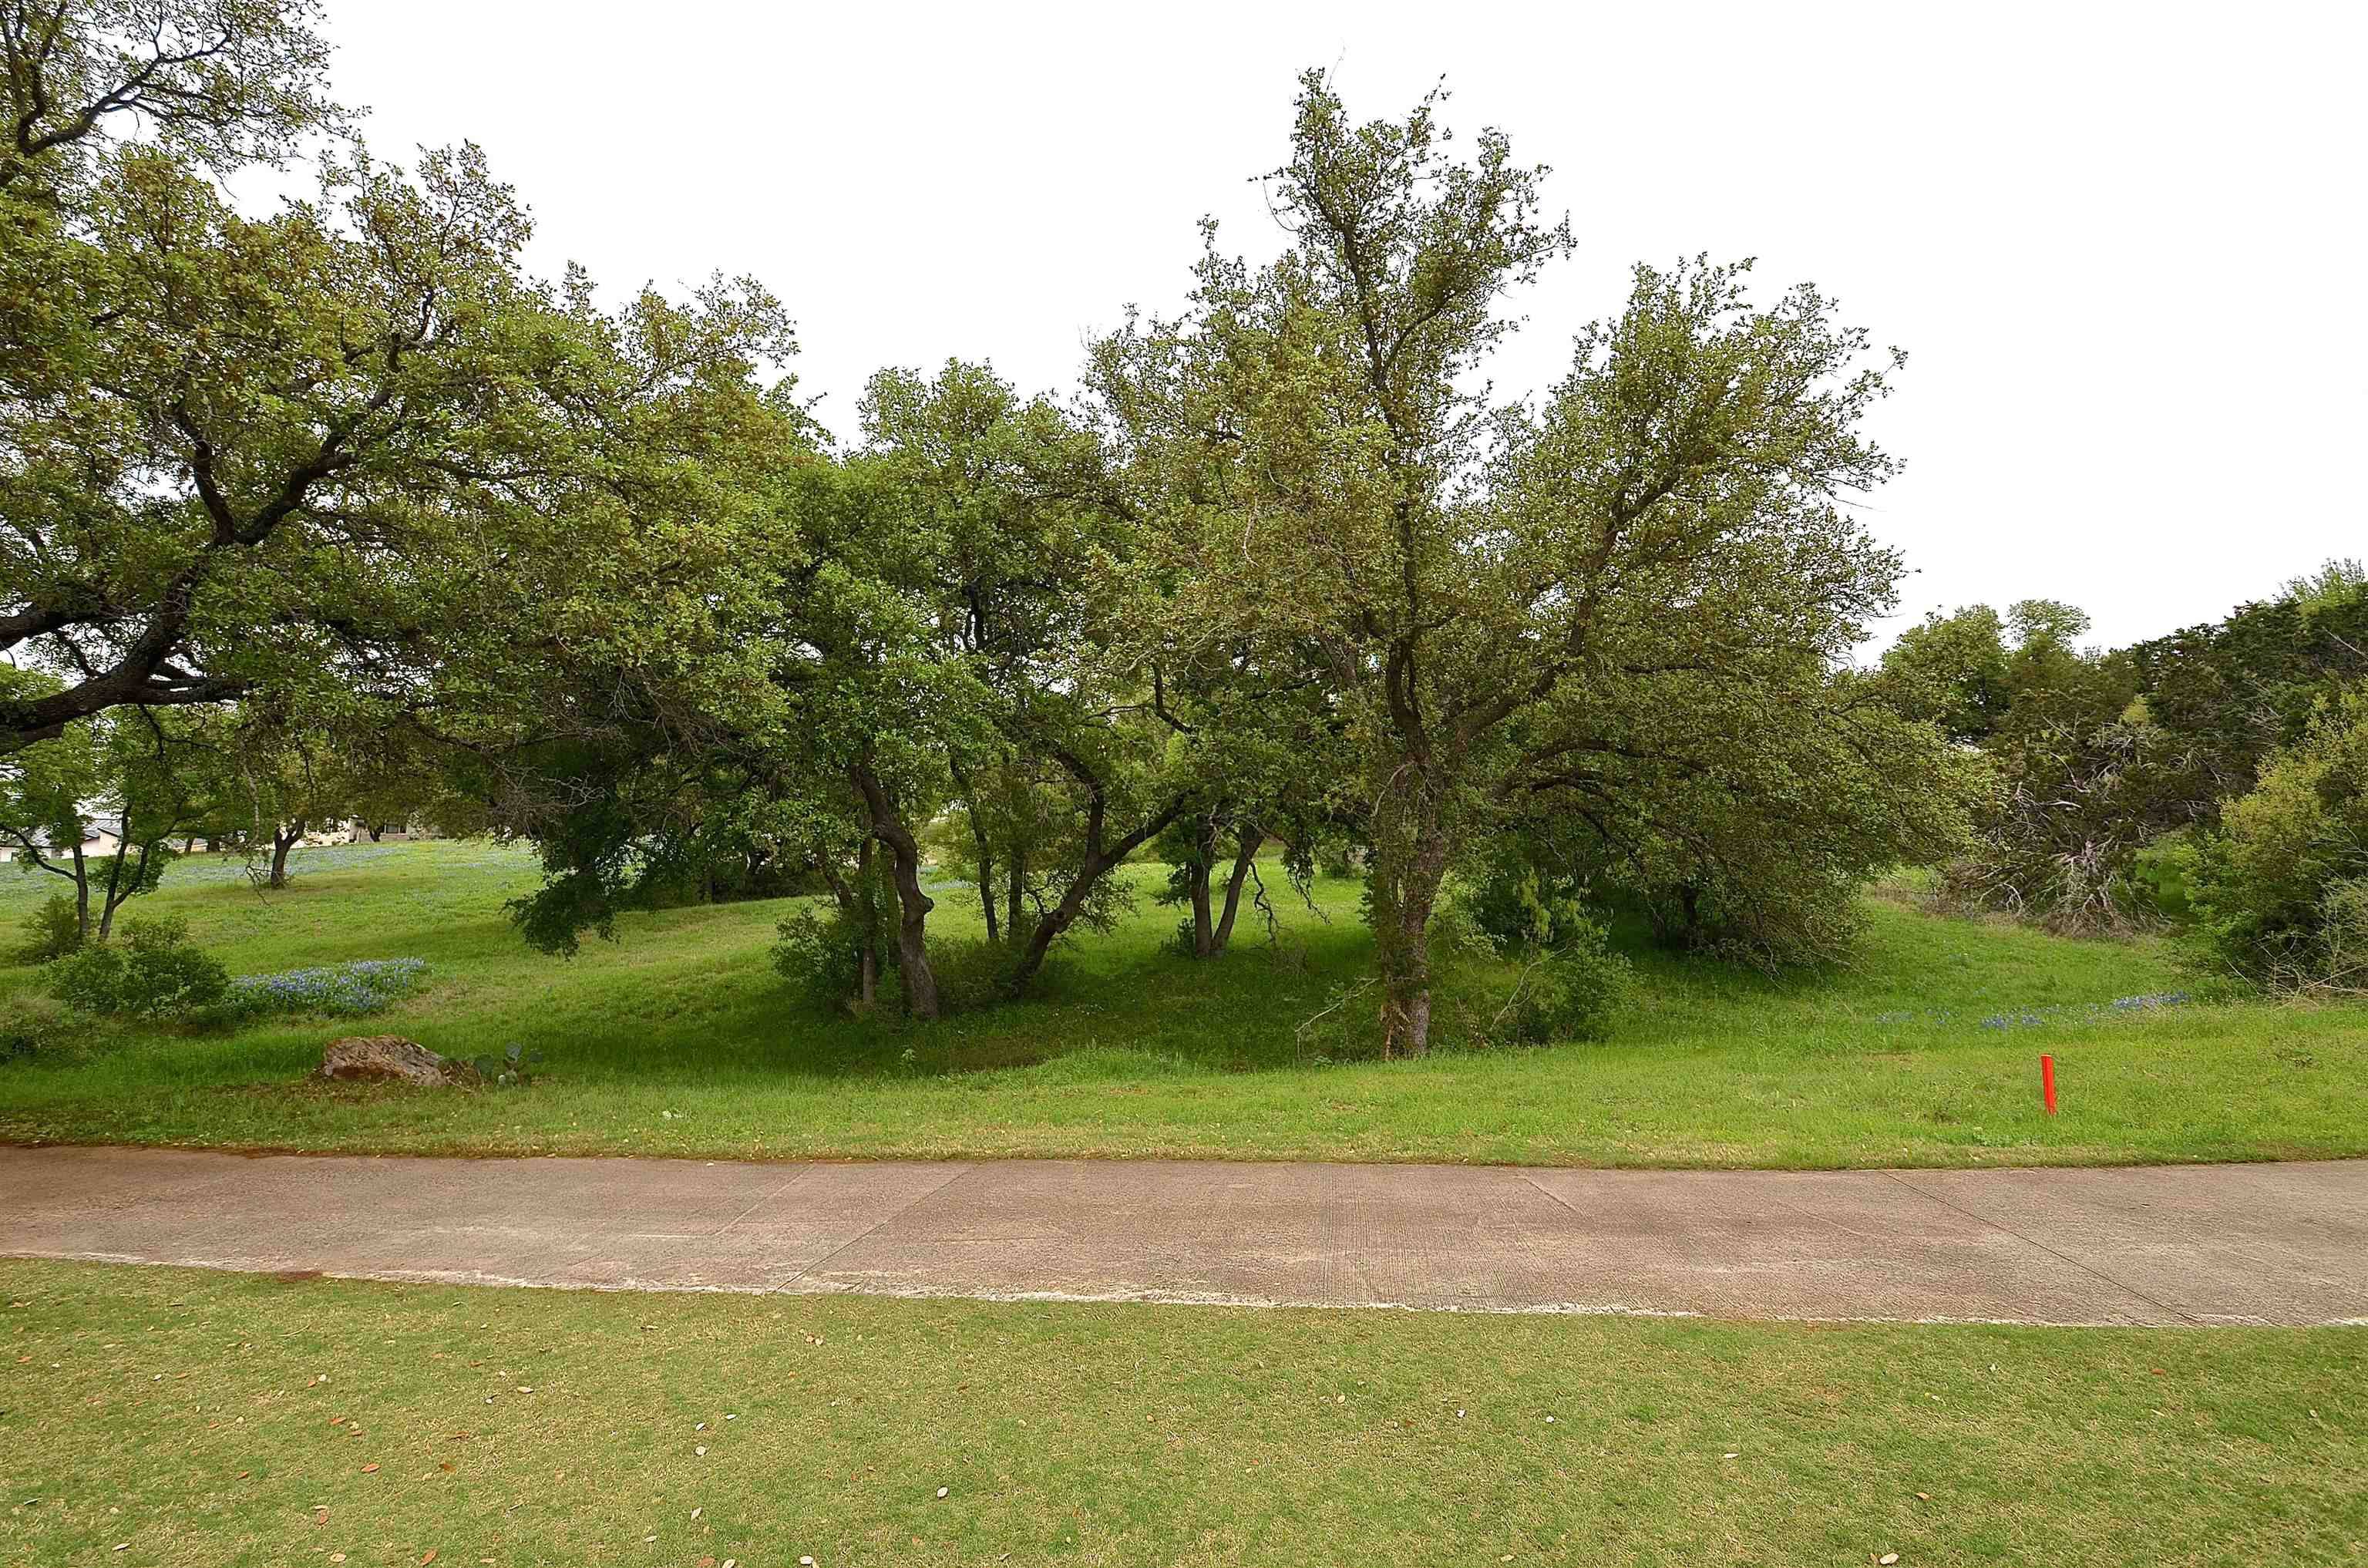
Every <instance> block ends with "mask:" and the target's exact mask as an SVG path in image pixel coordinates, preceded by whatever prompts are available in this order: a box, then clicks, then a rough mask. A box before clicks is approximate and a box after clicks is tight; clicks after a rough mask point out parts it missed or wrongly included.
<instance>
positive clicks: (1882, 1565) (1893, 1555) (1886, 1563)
mask: <svg viewBox="0 0 2368 1568" xmlns="http://www.w3.org/2000/svg"><path fill="white" fill-rule="evenodd" d="M1898 1561H1899V1553H1897V1552H1896V1551H1886V1552H1884V1554H1883V1555H1882V1556H1880V1557H1878V1558H1876V1559H1875V1560H1874V1562H1875V1568H1891V1565H1892V1564H1893V1563H1895V1562H1898Z"/></svg>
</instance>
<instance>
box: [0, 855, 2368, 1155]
mask: <svg viewBox="0 0 2368 1568" xmlns="http://www.w3.org/2000/svg"><path fill="white" fill-rule="evenodd" d="M296 869H297V875H296V878H295V880H294V881H293V882H292V884H291V885H290V887H289V888H288V889H287V890H286V891H284V892H278V893H268V892H259V891H257V890H256V889H255V888H254V887H253V886H251V885H250V884H249V882H248V881H247V879H246V878H245V874H244V871H243V869H242V868H241V867H240V866H239V865H238V864H237V863H236V862H235V861H232V860H228V859H210V858H198V859H195V860H192V861H188V862H184V863H181V864H178V865H176V866H175V867H174V868H173V869H171V871H170V873H169V875H168V877H167V879H166V881H165V886H164V888H163V889H162V890H161V891H160V892H157V893H155V894H154V895H152V896H150V897H148V898H145V899H142V900H141V901H140V902H139V903H136V904H134V905H133V906H132V909H133V911H134V912H140V913H151V914H165V913H170V914H174V915H180V916H183V917H185V918H186V919H188V922H189V924H190V926H191V928H192V931H193V933H194V934H195V936H196V937H197V938H198V939H199V941H200V942H202V943H203V944H205V945H206V946H207V947H208V948H209V949H211V950H212V951H214V952H215V953H217V954H218V955H219V956H220V957H221V958H222V960H224V961H225V962H226V963H227V964H228V965H229V966H230V968H231V970H232V971H233V973H237V974H249V973H261V972H269V971H280V970H286V969H291V968H296V967H300V966H305V965H314V964H327V963H337V962H343V961H346V960H355V959H396V958H416V959H421V960H426V962H427V965H428V969H427V983H426V984H425V986H424V988H423V989H421V990H420V991H418V992H417V993H416V994H414V995H412V996H410V997H408V998H406V999H405V1000H404V1001H402V1002H400V1003H398V1004H397V1005H396V1006H394V1008H393V1010H391V1011H389V1012H386V1013H384V1014H381V1015H378V1016H375V1017H370V1018H366V1019H335V1018H318V1017H309V1018H308V1017H298V1018H281V1019H275V1020H270V1021H268V1022H266V1023H264V1024H261V1025H258V1026H256V1027H252V1028H244V1029H241V1030H239V1031H237V1032H234V1033H229V1034H213V1035H203V1034H199V1035H191V1034H184V1033H175V1032H170V1031H165V1030H151V1031H144V1032H134V1033H133V1034H131V1036H129V1037H128V1038H125V1039H122V1040H115V1041H110V1042H109V1043H108V1044H107V1045H106V1046H104V1047H103V1048H97V1049H92V1050H89V1051H70V1052H67V1053H65V1054H64V1055H63V1056H59V1057H37V1058H34V1059H30V1060H23V1061H17V1062H9V1063H6V1064H5V1065H0V1136H5V1137H8V1138H12V1139H17V1140H33V1139H51V1140H85V1141H97V1140H106V1141H117V1142H171V1143H183V1144H215V1145H229V1146H255V1147H272V1148H298V1149H343V1150H374V1151H414V1152H477V1153H499V1152H507V1153H654V1154H675V1155H698V1156H704V1157H717V1156H725V1155H730V1156H741V1157H758V1158H766V1157H801V1156H816V1155H856V1156H964V1157H969V1156H999V1155H1023V1154H1071V1155H1104V1156H1121V1157H1132V1156H1178V1157H1233V1158H1299V1157H1313V1158H1326V1159H1349V1160H1401V1159H1403V1160H1450V1161H1474V1162H1513V1163H1534V1164H1560V1165H1695V1166H1716V1165H1755V1166H1850V1165H1975V1164H1984V1163H2001V1164H2003V1163H2017V1164H2084V1163H2108V1162H2130V1161H2169V1160H2200V1159H2260V1158H2280V1157H2296V1156H2323V1155H2340V1154H2357V1153H2368V1117H2363V1116H2362V1115H2361V1114H2360V1111H2359V1107H2360V1106H2361V1105H2362V1103H2363V1090H2368V1009H2361V1008H2356V1007H2353V1008H2342V1007H2323V1008H2304V1007H2294V1006H2269V1005H2265V1004H2257V1003H2256V1004H2234V1005H2209V1006H2205V1005H2196V1004H2186V1005H2180V1006H2122V1007H2116V1006H2113V1004H2114V1003H2115V1002H2117V1001H2122V1000H2124V999H2127V998H2132V997H2152V996H2158V995H2160V994H2164V993H2172V992H2177V991H2178V990H2180V988H2181V987H2182V986H2183V985H2184V984H2186V983H2187V981H2186V979H2185V977H2183V976H2182V975H2181V974H2180V971H2178V969H2177V968H2176V967H2175V965H2174V964H2173V962H2172V960H2171V958H2170V955H2169V953H2168V952H2167V951H2166V950H2165V949H2164V947H2163V946H2162V945H2161V944H2160V943H2158V942H2156V941H2152V940H2140V941H2134V942H2100V941H2075V940H2069V939H2066V938H2062V937H2051V936H2048V935H2046V934H2044V933H2042V932H2038V931H2034V930H2031V929H2027V928H2023V927H2019V926H2010V925H2006V924H2001V923H1995V922H1978V921H1964V920H1954V919H1946V918H1941V917H1937V916H1934V915H1928V914H1925V913H1921V912H1919V911H1918V909H1916V908H1915V907H1913V906H1912V903H1911V902H1910V901H1907V900H1906V899H1903V898H1899V897H1896V896H1876V897H1873V899H1872V900H1871V903H1870V905H1869V908H1870V914H1871V915H1872V918H1873V927H1872V930H1871V931H1870V933H1869V935H1868V938H1867V940H1866V942H1865V943H1864V944H1863V946H1862V947H1861V949H1860V951H1859V953H1858V954H1857V956H1856V957H1855V959H1854V960H1853V961H1852V962H1851V963H1850V964H1849V965H1847V966H1844V967H1840V968H1836V969H1831V970H1827V971H1816V972H1804V973H1796V974H1792V975H1787V976H1785V977H1782V978H1777V979H1770V978H1769V977H1765V976H1761V975H1758V974H1754V973H1751V972H1749V971H1742V970H1737V969H1734V968H1731V967H1728V966H1725V965H1723V964H1718V963H1714V962H1711V961H1707V960H1697V959H1686V958H1680V957H1676V956H1673V955H1669V954H1667V953H1664V952H1659V951H1656V950H1655V949H1651V948H1650V947H1649V946H1647V945H1645V944H1644V943H1643V942H1642V941H1641V939H1636V938H1634V937H1633V936H1632V937H1631V939H1630V940H1629V941H1628V943H1627V946H1628V949H1629V950H1630V952H1631V955H1632V957H1633V958H1634V960H1635V961H1636V964H1637V969H1638V984H1637V986H1636V991H1635V994H1634V997H1633V999H1632V1001H1631V1003H1630V1005H1629V1006H1628V1007H1627V1008H1626V1010H1625V1011H1624V1012H1623V1014H1622V1017H1621V1020H1620V1022H1619V1024H1618V1025H1617V1027H1616V1028H1615V1029H1614V1031H1613V1033H1612V1035H1611V1038H1610V1039H1609V1040H1603V1041H1599V1042H1588V1043H1567V1044H1563V1045H1558V1046H1553V1047H1548V1048H1544V1049H1539V1050H1497V1051H1449V1052H1444V1053H1440V1054H1438V1055H1435V1056H1433V1057H1432V1058H1430V1059H1429V1060H1427V1061H1424V1062H1369V1061H1334V1060H1328V1059H1327V1055H1326V1053H1327V1051H1336V1050H1337V1047H1326V1046H1324V1045H1322V1044H1321V1043H1311V1037H1307V1036H1304V1035H1303V1032H1302V1030H1301V1026H1302V1024H1303V1023H1304V1022H1305V1020H1307V1019H1308V1018H1309V1017H1311V1016H1313V1015H1315V1014H1316V1013H1318V1012H1319V1011H1320V1010H1322V1009H1323V1008H1325V1007H1326V1006H1327V1005H1328V1004H1330V1003H1332V1002H1333V1001H1335V1000H1337V999H1338V997H1339V995H1340V994H1341V992H1342V989H1343V988H1344V987H1345V986H1347V985H1349V984H1350V983H1353V982H1354V981H1355V980H1356V979H1357V978H1358V977H1359V976H1360V974H1361V973H1362V972H1363V971H1364V969H1365V966H1366V962H1367V959H1368V956H1369V952H1370V938H1369V937H1368V936H1367V934H1366V932H1365V930H1364V928H1363V926H1361V925H1360V922H1359V921H1358V918H1357V913H1356V911H1357V892H1358V890H1357V887H1356V884H1354V883H1353V882H1349V881H1322V882H1319V883H1318V884H1317V887H1316V890H1315V903H1316V909H1315V911H1312V912H1311V911H1309V910H1307V909H1306V908H1304V907H1303V906H1301V905H1299V904H1297V903H1296V902H1295V901H1294V900H1292V898H1291V897H1290V896H1289V895H1288V894H1287V893H1286V892H1284V891H1283V890H1281V887H1280V885H1279V882H1278V883H1277V894H1278V896H1277V898H1276V901H1275V902H1276V905H1277V908H1278V910H1279V912H1280V914H1281V919H1282V924H1281V927H1280V929H1279V931H1278V932H1277V933H1276V936H1275V938H1274V940H1273V941H1272V942H1271V943H1269V942H1268V941H1267V939H1266V934H1265V933H1264V931H1263V930H1255V929H1254V930H1247V931H1246V932H1245V934H1244V935H1243V936H1242V937H1240V938H1239V945H1238V946H1237V947H1236V949H1235V950H1234V951H1232V952H1230V953H1228V954H1226V955H1224V956H1223V957H1222V958H1220V959H1218V960H1212V961H1209V962H1203V963H1197V964H1196V963H1194V962H1192V961H1190V960H1186V959H1184V958H1181V957H1178V956H1177V955H1176V954H1174V953H1173V952H1171V951H1169V950H1168V949H1167V946H1166V938H1167V935H1168V933H1169V932H1170V931H1171V930H1172V928H1173V926H1174V912H1172V911H1170V910H1167V909H1164V908H1161V907H1159V906H1157V905H1156V904H1155V903H1153V902H1152V901H1151V898H1150V896H1149V894H1150V891H1151V889H1152V888H1153V887H1155V886H1156V883H1157V879H1158V871H1159V869H1158V868H1156V867H1148V866H1144V867H1135V868H1130V870H1129V874H1130V875H1132V876H1133V879H1134V880H1135V881H1136V883H1137V885H1138V888H1139V889H1140V891H1141V892H1142V897H1141V898H1140V899H1139V901H1138V907H1137V910H1136V912H1135V913H1134V914H1133V915H1131V916H1130V917H1129V918H1128V919H1127V920H1126V921H1125V922H1124V923H1123V924H1122V925H1121V927H1120V929H1119V930H1117V931H1116V932H1114V933H1111V934H1110V935H1107V936H1101V935H1094V934H1091V933H1087V934H1086V935H1084V936H1082V937H1080V938H1079V939H1078V940H1077V942H1076V944H1075V945H1074V946H1073V947H1072V948H1071V949H1069V950H1067V952H1066V953H1065V954H1064V956H1063V958H1062V959H1061V960H1060V962H1059V964H1058V965H1057V967H1056V969H1055V971H1054V972H1053V973H1052V974H1051V975H1050V977H1049V979H1048V983H1046V984H1045V985H1044V987H1043V989H1042V995H1040V996H1038V997H1035V998H1032V999H1030V1000H1029V1001H1027V1002H1024V1003H1020V1004H1017V1005H1013V1006H1004V1007H997V1008H991V1009H987V1010H985V1011H981V1012H975V1013H972V1014H968V1015H965V1016H962V1017H952V1018H949V1019H947V1020H945V1021H944V1022H942V1023H939V1024H938V1025H935V1026H930V1027H927V1028H919V1027H913V1026H908V1025H905V1024H904V1023H902V1022H901V1021H900V1020H896V1019H894V1018H886V1017H883V1018H875V1019H867V1020H856V1019H851V1018H848V1017H844V1016H833V1015H830V1014H828V1013H826V1012H822V1011H818V1010H816V1009H814V1007H812V1006H809V1005H808V1004H806V1003H804V1002H803V1001H802V1000H801V999H800V998H799V997H798V996H797V995H796V994H794V992H793V991H792V990H791V987H790V986H789V985H788V984H787V983H785V982H784V981H782V980H781V979H780V977H779V976H777V975H776V974H775V973H774V972H773V971H772V969H771V967H770V964H769V962H768V957H767V949H768V947H769V946H770V944H771V943H772V941H773V939H774V927H775V926H776V924H777V923H778V922H779V921H780V919H781V918H782V916H783V915H784V914H785V913H786V912H787V911H788V909H789V907H790V906H789V905H788V904H787V903H784V902H772V903H736V904H724V905H707V906H694V907H688V908H682V909H677V910H671V911H666V912H663V913H658V914H653V915H637V916H634V917H632V918H630V919H628V920H626V921H624V922H623V923H621V925H620V933H619V936H620V939H619V940H618V941H617V942H614V943H603V942H598V941H594V942H590V943H587V944H586V949H585V950H584V951H583V953H582V954H581V955H579V956H578V957H576V958H574V959H570V960H560V959H552V958H546V957H543V956H541V955H540V954H536V953H534V952H531V951H529V950H528V949H526V948H525V947H524V945H523V944H522V943H521V942H520V941H519V940H518V937H517V936H516V934H515V933H514V932H513V931H512V930H511V929H510V927H509V924H508V921H507V916H506V915H505V914H504V912H503V907H502V906H503V903H504V902H505V901H506V900H507V899H509V898H512V897H515V896H517V895H518V893H520V892H524V891H526V890H527V889H528V888H529V887H531V886H532V885H533V883H534V880H535V867H534V862H533V861H532V859H531V858H529V856H527V855H525V854H523V853H521V852H518V851H515V850H509V849H505V848H500V847H496V846H489V845H485V844H481V843H425V844H405V845H382V846H353V847H350V848H334V849H313V850H306V851H302V852H301V853H300V855H299V857H298V860H297V868H296ZM50 885H55V884H54V879H50V878H45V877H40V876H38V875H32V874H25V873H20V872H18V871H17V870H16V869H0V922H5V923H6V924H7V925H9V926H13V925H14V923H15V922H16V921H17V919H18V918H20V917H21V915H22V913H23V912H24V911H26V910H28V909H29V908H30V907H31V906H32V904H33V903H35V902H36V901H37V900H38V899H39V898H40V897H42V896H46V894H47V892H48V890H49V886H50ZM1247 924H1248V923H1247V917H1246V920H1245V925H1246V926H1247ZM932 926H933V929H934V930H937V931H939V932H941V933H943V934H945V935H948V936H961V935H966V934H975V933H976V931H977V930H978V915H977V909H976V905H975V903H974V900H973V895H972V894H971V893H970V892H969V890H967V889H965V888H963V887H962V886H960V885H959V884H956V885H953V886H949V887H946V888H943V889H940V890H939V911H938V913H937V915H934V916H932ZM1465 978H1466V979H1467V980H1470V981H1473V982H1474V983H1475V984H1479V983H1485V982H1486V981H1487V980H1488V979H1489V978H1491V977H1489V976H1486V975H1477V976H1474V975H1467V976H1466V977H1465ZM38 982H39V977H38V972H37V971H32V970H29V969H22V968H19V969H5V970H0V1006H6V1004H7V1002H8V999H9V998H10V997H11V996H12V995H15V994H20V993H26V992H29V991H32V990H34V989H36V988H37V986H38ZM1369 1005H1370V1003H1369V999H1358V1000H1356V1001H1353V1002H1351V1003H1349V1004H1348V1006H1354V1007H1362V1006H1369ZM1448 1005H1449V1006H1452V1000H1451V1001H1450V1003H1449V1004H1448ZM355 1032H365V1033H378V1032H393V1033H400V1034H404V1035H408V1036H411V1037H413V1038H415V1039H417V1040H420V1041H422V1042H423V1043H425V1044H427V1045H428V1046H430V1047H432V1048H434V1049H436V1050H438V1051H444V1052H447V1053H449V1054H452V1055H457V1056H463V1057H468V1056H475V1055H479V1054H482V1053H485V1052H489V1051H498V1050H500V1049H502V1048H503V1047H504V1046H506V1045H507V1044H509V1043H512V1042H516V1043H518V1044H521V1045H523V1046H524V1047H526V1048H527V1049H529V1050H531V1051H540V1052H541V1054H542V1056H543V1058H544V1062H543V1076H542V1077H541V1078H540V1079H539V1080H538V1081H537V1082H535V1083H533V1084H532V1085H529V1086H528V1087H526V1088H523V1089H484V1090H466V1091H464V1090H429V1091H418V1090H404V1089H389V1088H365V1087H349V1086H329V1085H313V1084H309V1083H307V1082H305V1081H304V1079H305V1074H306V1073H307V1072H308V1071H309V1070H310V1069H311V1068H313V1066H315V1065H316V1064H317V1063H318V1061H319V1055H320V1049H321V1046H322V1045H323V1044H324V1042H325V1041H326V1040H329V1039H332V1038H334V1037H335V1036H336V1035H339V1034H346V1033H355ZM2043 1051H2045V1052H2049V1053H2052V1054H2053V1055H2054V1056H2055V1058H2056V1062H2057V1069H2058V1076H2059V1081H2060V1083H2061V1085H2062V1090H2063V1110H2062V1114H2061V1115H2059V1116H2057V1117H2055V1118H2053V1119H2050V1118H2048V1117H2046V1116H2044V1114H2043V1113H2042V1111H2041V1109H2040V1106H2039V1099H2038V1058H2039V1055H2040V1053H2041V1052H2043Z"/></svg>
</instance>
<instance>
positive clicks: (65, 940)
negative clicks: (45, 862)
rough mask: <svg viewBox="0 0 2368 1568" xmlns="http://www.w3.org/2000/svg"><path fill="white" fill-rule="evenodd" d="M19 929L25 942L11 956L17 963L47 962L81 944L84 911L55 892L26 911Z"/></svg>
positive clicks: (72, 901) (61, 894)
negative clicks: (23, 935) (30, 910)
mask: <svg viewBox="0 0 2368 1568" xmlns="http://www.w3.org/2000/svg"><path fill="white" fill-rule="evenodd" d="M18 929H20V930H22V931H23V932H24V933H25V940H24V942H23V943H22V944H21V945H20V946H18V947H17V949H15V950H14V951H13V952H11V953H10V954H9V955H8V956H9V957H10V958H12V959H14V960H16V961H17V962H18V963H48V962H49V961H50V960H51V959H62V958H63V957H65V956H66V955H67V954H68V953H71V952H73V951H74V950H75V949H78V948H80V947H81V946H82V915H81V913H80V912H79V911H78V910H76V909H75V908H74V900H73V899H71V898H69V897H67V896H66V895H65V894H64V893H62V892H61V893H52V894H51V895H50V896H49V898H47V899H46V900H44V901H43V902H42V903H40V906H39V907H37V908H36V909H34V911H33V912H32V913H31V914H29V915H26V916H25V918H24V921H23V923H22V924H21V925H20V926H18Z"/></svg>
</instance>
